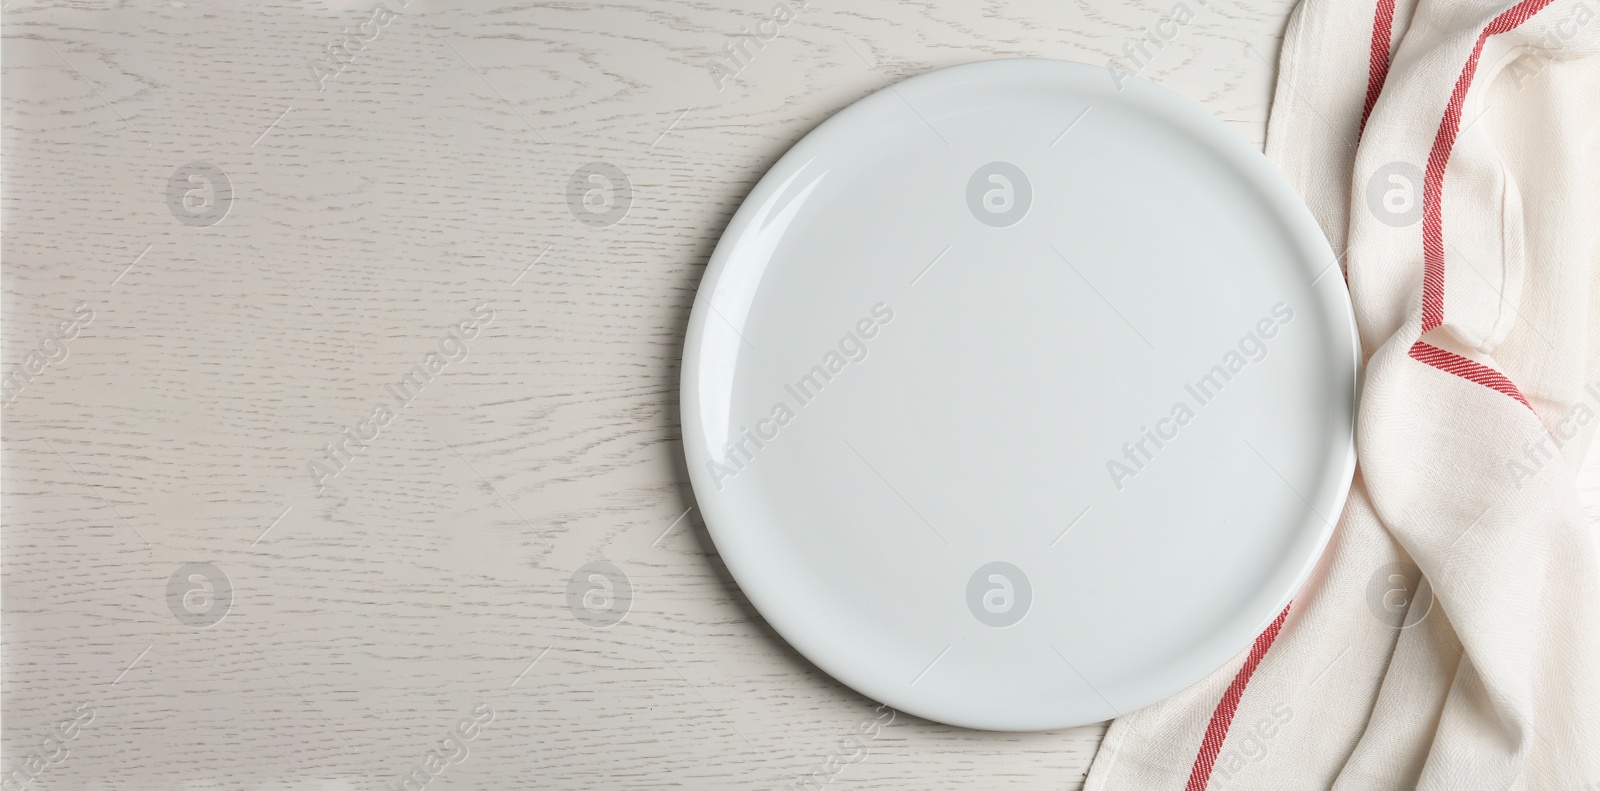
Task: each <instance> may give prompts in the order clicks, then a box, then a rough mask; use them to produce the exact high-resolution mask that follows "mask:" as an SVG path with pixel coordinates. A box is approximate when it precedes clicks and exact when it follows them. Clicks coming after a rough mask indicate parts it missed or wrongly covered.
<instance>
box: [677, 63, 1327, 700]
mask: <svg viewBox="0 0 1600 791" xmlns="http://www.w3.org/2000/svg"><path fill="white" fill-rule="evenodd" d="M1356 375H1357V342H1356V336H1355V326H1354V321H1353V317H1352V315H1351V311H1350V305H1349V299H1348V296H1347V294H1346V292H1345V285H1344V282H1343V279H1342V277H1341V275H1340V269H1339V267H1338V265H1337V263H1336V261H1335V257H1334V255H1333V253H1332V252H1331V251H1330V250H1329V248H1328V244H1327V242H1326V241H1325V239H1324V238H1323V235H1322V233H1321V231H1320V230H1319V229H1318V227H1317V225H1316V223H1315V221H1314V220H1313V219H1312V217H1311V215H1310V213H1309V212H1308V211H1307V210H1306V208H1305V206H1304V205H1303V204H1302V203H1301V201H1300V199H1299V198H1298V197H1297V196H1296V194H1295V193H1294V191H1293V190H1292V189H1291V188H1290V187H1289V185H1288V184H1287V183H1286V182H1285V181H1284V179H1283V178H1282V177H1281V176H1280V175H1279V174H1278V172H1277V171H1276V170H1275V169H1274V168H1273V167H1272V166H1271V165H1270V164H1269V163H1268V162H1267V160H1266V159H1265V158H1264V157H1263V156H1262V155H1261V154H1260V153H1259V152H1258V151H1256V150H1255V149H1254V148H1253V147H1252V146H1250V145H1249V144H1248V143H1246V142H1245V141H1244V140H1242V139H1240V138H1239V137H1238V136H1237V135H1235V134H1234V133H1233V132H1232V131H1230V130H1229V129H1228V128H1227V127H1225V126H1224V125H1223V124H1222V123H1221V122H1219V121H1217V120H1216V119H1215V118H1213V117H1212V116H1210V115H1209V114H1207V113H1206V112H1205V111H1203V110H1201V109H1200V108H1199V107H1197V106H1195V105H1194V104H1192V103H1190V102H1188V101H1186V100H1184V99H1181V98H1179V97H1178V96H1176V95H1174V94H1171V93H1169V92H1167V91H1165V90H1162V89H1160V88H1157V87H1155V86H1153V85H1150V84H1148V83H1144V82H1140V81H1138V80H1135V79H1131V78H1124V79H1122V80H1121V82H1120V84H1119V82H1118V81H1117V80H1114V79H1113V77H1112V75H1111V74H1110V73H1109V72H1107V71H1106V70H1104V69H1099V68H1094V67H1090V66H1084V65H1080V64H1073V63H1065V62H1058V61H1046V60H1004V61H992V62H986V63H976V64H971V65H966V66H958V67H955V68H949V69H944V70H941V71H936V72H932V73H929V74H925V75H922V76H919V77H914V78H912V79H908V80H905V81H903V82H901V83H899V84H896V85H894V86H893V87H891V88H886V89H884V90H882V91H879V92H877V93H875V94H873V95H871V96H868V97H867V98H865V99H862V100H861V101H859V102H857V103H855V104H854V105H852V106H850V107H848V108H846V109H845V110H843V111H842V112H840V113H839V114H838V115H836V116H834V117H833V118H832V119H830V120H828V121H827V122H826V123H823V124H822V125H821V126H819V127H818V128H817V129H816V130H815V131H813V132H811V133H810V134H809V135H807V136H806V137H805V138H804V139H803V140H801V141H800V142H799V143H798V144H797V145H795V146H794V148H793V149H792V150H790V151H789V152H788V153H787V154H786V155H784V157H783V158H782V159H781V160H779V161H778V163H777V164H776V165H774V166H773V168H772V170H771V171H770V172H768V173H767V174H766V176H765V177H764V178H762V179H761V182H760V183H759V184H758V185H757V186H756V188H755V190H754V191H752V192H751V193H750V196H749V197H748V198H747V199H746V200H745V202H744V204H743V206H741V207H740V209H739V211H738V213H737V214H736V215H735V216H734V218H733V221H732V222H731V223H730V224H729V226H728V228H727V231H726V232H725V233H724V235H723V237H722V240H721V242H720V243H719V244H718V245H717V248H716V252H715V254H714V255H713V256H712V258H711V262H710V265H709V268H708V269H707V271H706V274H705V278H704V280H703V281H702V282H701V285H700V290H699V294H698V296H697V298H696V302H695V306H694V312H693V316H692V318H691V321H690V325H689V331H688V338H687V341H686V343H685V350H684V364H683V382H682V387H683V391H682V409H683V415H682V417H683V439H684V449H685V454H686V456H687V460H688V465H689V470H690V477H691V479H692V481H693V486H694V492H695V496H696V498H697V499H698V501H699V505H700V508H701V510H702V513H703V515H704V518H705V521H706V524H707V525H708V527H709V528H710V531H711V535H712V538H713V539H714V541H715V542H716V546H717V550H718V551H719V552H720V554H721V556H722V558H723V560H724V561H726V563H727V565H728V568H729V569H730V570H731V571H732V573H733V576H734V577H735V579H736V580H737V581H738V583H739V586H740V587H741V588H742V589H743V590H744V592H745V593H746V594H747V595H748V596H749V598H750V600H751V602H753V603H754V604H755V606H756V607H757V609H759V610H760V611H761V613H762V615H764V616H765V617H766V619H767V620H768V621H769V622H770V623H771V624H772V626H773V627H774V628H775V629H777V631H778V632H779V633H780V634H782V635H783V637H784V638H785V639H787V640H788V641H789V642H790V643H791V644H792V645H794V647H795V648H796V649H798V650H799V651H800V652H801V653H803V654H804V655H805V656H806V657H807V658H809V659H810V660H811V661H812V662H814V663H816V665H817V666H819V667H821V668H822V669H823V670H825V671H827V672H828V673H830V674H832V675H833V676H834V677H836V678H838V679H839V680H840V681H842V682H844V683H845V684H848V685H849V686H851V687H853V688H855V689H856V690H858V691H860V692H861V693H862V694H864V695H867V696H868V697H871V698H873V699H875V700H878V701H882V702H884V703H887V704H889V705H890V706H893V707H894V708H896V709H899V710H902V711H905V712H908V713H911V714H915V715H919V716H922V717H925V718H928V719H931V720H937V721H940V722H945V723H950V724H954V725H961V726H967V727H973V728H988V729H998V730H1041V729H1050V728H1059V727H1064V726H1070V725H1078V724H1082V723H1087V722H1094V721H1099V720H1105V719H1109V718H1111V717H1114V716H1117V715H1119V714H1124V713H1127V712H1129V711H1132V710H1134V709H1137V708H1139V707H1141V706H1145V705H1148V704H1150V703H1153V702H1155V701H1157V700H1160V699H1162V698H1164V697H1166V696H1168V695H1171V694H1173V693H1175V692H1177V691H1179V690H1181V689H1183V688H1184V687H1186V686H1188V685H1190V684H1192V683H1194V682H1195V681H1197V680H1199V679H1201V678H1202V677H1204V676H1205V675H1206V674H1208V673H1210V672H1212V671H1214V670H1215V669H1216V668H1218V667H1219V666H1221V665H1222V664H1224V663H1225V662H1226V661H1227V660H1228V659H1229V658H1230V657H1232V656H1234V655H1235V654H1237V653H1238V652H1239V651H1241V650H1243V649H1245V648H1247V647H1249V645H1250V643H1251V641H1252V640H1253V639H1254V638H1255V636H1256V635H1257V634H1258V633H1259V632H1260V631H1261V630H1262V629H1263V628H1264V627H1265V626H1266V625H1267V624H1268V623H1270V622H1271V621H1272V620H1273V618H1274V617H1275V616H1276V615H1277V614H1278V613H1279V612H1280V611H1281V610H1282V609H1283V607H1284V606H1285V604H1286V603H1287V602H1288V601H1289V599H1290V597H1291V596H1292V595H1293V594H1294V592H1295V591H1296V589H1297V588H1298V587H1299V586H1300V584H1301V583H1302V582H1303V581H1304V580H1305V578H1306V576H1307V575H1308V573H1309V572H1310V570H1311V568H1312V566H1313V565H1314V564H1315V562H1316V560H1317V557H1318V554H1319V553H1320V552H1321V551H1322V548H1323V546H1324V545H1325V544H1326V543H1327V541H1328V538H1329V535H1330V534H1331V532H1332V530H1333V522H1334V521H1335V520H1336V519H1337V518H1338V514H1339V511H1340V509H1341V507H1342V505H1343V502H1344V498H1345V494H1346V492H1347V490H1348V488H1349V485H1350V478H1351V474H1352V472H1353V470H1354V465H1355V457H1354V452H1353V447H1352V427H1353V404H1354V398H1355V387H1356Z"/></svg>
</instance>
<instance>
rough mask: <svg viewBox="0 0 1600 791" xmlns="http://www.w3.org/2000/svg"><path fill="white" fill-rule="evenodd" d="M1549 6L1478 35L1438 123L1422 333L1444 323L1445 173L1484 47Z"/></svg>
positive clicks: (1533, 5) (1497, 22)
mask: <svg viewBox="0 0 1600 791" xmlns="http://www.w3.org/2000/svg"><path fill="white" fill-rule="evenodd" d="M1549 4H1550V0H1522V2H1520V3H1518V4H1516V5H1514V6H1512V7H1511V8H1509V9H1507V10H1506V11H1505V12H1504V13H1502V14H1501V15H1500V16H1497V17H1495V18H1494V21H1492V22H1490V23H1489V25H1488V26H1487V27H1485V28H1484V29H1483V31H1482V32H1481V33H1479V34H1478V41H1477V43H1476V44H1474V45H1473V47H1472V55H1471V56H1469V57H1468V58H1467V63H1466V65H1465V66H1463V67H1462V69H1461V75H1460V76H1459V77H1457V78H1456V85H1455V89H1454V90H1452V91H1451V92H1450V101H1449V103H1447V104H1446V105H1445V111H1444V118H1443V119H1441V120H1440V121H1439V131H1438V132H1437V133H1436V134H1435V135H1434V138H1433V149H1432V150H1431V151H1429V152H1428V167H1427V170H1426V171H1424V172H1423V176H1422V260H1423V270H1422V333H1423V334H1424V335H1426V334H1427V333H1428V331H1429V330H1432V329H1433V328H1434V327H1437V326H1439V325H1440V324H1443V323H1444V225H1443V222H1442V219H1441V218H1442V216H1443V211H1442V206H1441V203H1440V198H1441V197H1442V192H1443V189H1444V169H1445V165H1447V164H1448V163H1449V161H1450V152H1451V150H1452V149H1453V148H1455V144H1456V135H1457V134H1458V133H1459V132H1460V130H1461V105H1462V104H1463V103H1464V102H1465V101H1466V98H1467V88H1469V87H1470V86H1471V85H1472V75H1473V74H1475V73H1476V72H1477V70H1478V57H1479V56H1480V55H1482V54H1483V44H1484V42H1485V41H1487V40H1488V38H1489V37H1490V36H1493V35H1497V34H1500V33H1504V32H1506V31H1508V30H1511V29H1513V28H1515V27H1516V26H1518V25H1520V24H1522V23H1523V22H1526V21H1528V19H1529V18H1530V17H1532V16H1533V15H1534V14H1537V13H1539V11H1540V10H1541V9H1543V8H1544V7H1545V6H1547V5H1549Z"/></svg>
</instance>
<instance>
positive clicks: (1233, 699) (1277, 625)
mask: <svg viewBox="0 0 1600 791" xmlns="http://www.w3.org/2000/svg"><path fill="white" fill-rule="evenodd" d="M1292 606H1294V602H1290V603H1289V604H1287V605H1285V606H1284V608H1283V612H1280V613H1278V618H1277V620H1274V621H1273V622H1272V625H1271V626H1268V627H1267V630H1266V631H1264V632H1262V633H1261V634H1260V636H1258V637H1256V642H1255V645H1252V646H1250V655H1249V656H1248V657H1246V658H1245V660H1244V667H1241V668H1239V672H1238V673H1236V674H1234V677H1233V683H1231V684H1229V685H1228V691H1227V692H1224V693H1223V694H1222V700H1221V701H1219V702H1218V703H1217V709H1216V711H1213V712H1212V713H1211V722H1210V724H1208V725H1206V735H1205V738H1204V739H1202V740H1201V741H1200V754H1199V755H1196V756H1195V758H1194V768H1193V769H1191V770H1189V785H1188V786H1187V787H1186V788H1185V791H1205V788H1206V784H1207V783H1210V782H1211V768H1212V767H1214V766H1216V764H1217V754H1218V753H1220V752H1222V741H1223V740H1224V739H1226V738H1227V737H1228V726H1229V725H1230V724H1232V722H1233V714H1234V712H1235V711H1238V710H1239V699H1240V698H1242V697H1244V688H1245V686H1246V685H1248V684H1249V683H1250V677H1251V676H1253V675H1255V672H1256V665H1259V664H1261V658H1262V657H1264V656H1266V655H1267V649H1268V648H1271V647H1272V641H1274V640H1276V639H1278V631H1279V630H1280V629H1282V628H1283V619H1284V618H1287V617H1289V608H1290V607H1292Z"/></svg>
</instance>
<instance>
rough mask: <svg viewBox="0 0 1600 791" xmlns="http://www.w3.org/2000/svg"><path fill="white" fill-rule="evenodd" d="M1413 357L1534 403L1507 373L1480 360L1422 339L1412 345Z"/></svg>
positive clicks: (1527, 404)
mask: <svg viewBox="0 0 1600 791" xmlns="http://www.w3.org/2000/svg"><path fill="white" fill-rule="evenodd" d="M1411 359H1413V360H1417V361H1418V362H1422V363H1426V364H1428V365H1431V366H1433V367H1435V368H1438V369H1439V370H1441V371H1444V372H1445V373H1450V374H1455V375H1456V376H1459V377H1461V378H1462V379H1465V380H1467V381H1469V382H1473V383H1475V384H1480V385H1483V386H1484V387H1487V388H1489V389H1490V390H1494V391H1497V392H1501V393H1504V394H1506V395H1508V396H1510V397H1512V398H1515V399H1516V400H1517V401H1519V402H1521V404H1522V405H1523V406H1525V407H1527V408H1529V409H1533V405H1532V404H1529V403H1528V399H1526V398H1523V397H1522V391H1521V390H1518V389H1517V386H1516V385H1515V384H1513V383H1512V381H1511V380H1510V379H1507V378H1506V375H1505V374H1503V373H1500V372H1499V371H1496V370H1495V369H1493V368H1490V367H1489V366H1487V365H1484V364H1483V363H1479V362H1473V361H1472V360H1469V359H1467V358H1465V357H1462V356H1461V355H1459V354H1454V353H1452V352H1447V351H1445V350H1444V349H1441V348H1439V347H1437V346H1430V345H1428V344H1426V343H1423V342H1422V341H1417V342H1416V343H1414V344H1412V345H1411Z"/></svg>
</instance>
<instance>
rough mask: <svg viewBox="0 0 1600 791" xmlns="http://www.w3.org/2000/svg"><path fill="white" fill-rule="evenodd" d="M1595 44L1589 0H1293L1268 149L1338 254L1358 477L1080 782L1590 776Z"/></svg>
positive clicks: (1128, 784)
mask: <svg viewBox="0 0 1600 791" xmlns="http://www.w3.org/2000/svg"><path fill="white" fill-rule="evenodd" d="M1597 50H1600V0H1526V1H1525V2H1521V3H1516V4H1506V3H1491V2H1483V1H1482V0H1378V1H1377V2H1374V0H1301V2H1300V5H1299V6H1298V7H1297V8H1296V9H1295V12H1294V14H1293V16H1292V17H1291V19H1290V22H1289V26H1288V29H1287V31H1286V32H1285V37H1284V44H1283V53H1282V56H1281V62H1280V64H1279V69H1280V73H1279V75H1278V84H1277V90H1276V95H1275V97H1274V100H1273V108H1272V116H1271V123H1270V126H1269V130H1268V140H1267V154H1268V155H1269V156H1270V157H1271V158H1272V159H1273V161H1274V162H1275V163H1276V164H1277V165H1278V167H1279V168H1280V169H1282V170H1283V171H1284V173H1285V174H1287V176H1288V177H1289V179H1290V181H1291V182H1292V183H1293V184H1294V185H1295V186H1296V188H1297V189H1298V190H1299V191H1300V193H1301V195H1302V196H1303V197H1304V198H1305V200H1306V202H1307V203H1308V204H1309V205H1310V206H1311V209H1312V211H1313V213H1314V214H1315V215H1316V217H1317V219H1318V221H1319V222H1320V223H1321V224H1322V227H1323V229H1324V231H1325V232H1326V233H1327V235H1328V239H1329V241H1330V242H1331V243H1332V246H1333V249H1334V250H1335V251H1336V252H1339V251H1343V252H1344V255H1345V258H1344V261H1345V263H1346V266H1347V276H1348V281H1349V284H1350V289H1351V293H1352V298H1353V300H1354V303H1355V311H1356V318H1357V322H1358V324H1359V326H1360V331H1361V338H1362V345H1363V353H1364V355H1365V356H1366V358H1367V363H1366V366H1367V367H1366V371H1365V382H1364V386H1363V391H1362V394H1361V402H1360V406H1359V417H1358V423H1357V452H1358V454H1359V458H1360V467H1359V469H1358V471H1357V475H1356V481H1355V485H1354V488H1353V490H1352V492H1351V496H1350V500H1349V503H1348V505H1347V507H1346V509H1345V512H1344V514H1343V516H1342V517H1341V519H1340V522H1339V526H1338V530H1337V532H1336V534H1335V536H1334V538H1333V541H1332V543H1331V545H1330V546H1329V548H1328V551H1327V554H1326V555H1325V557H1324V558H1323V561H1322V563H1321V565H1320V567H1319V569H1318V570H1317V572H1316V573H1315V574H1314V575H1313V576H1312V579H1311V580H1310V581H1309V582H1308V583H1307V584H1306V586H1305V588H1304V589H1303V590H1301V591H1300V592H1299V594H1298V595H1297V596H1296V598H1295V599H1294V601H1293V602H1292V604H1291V605H1290V606H1289V608H1288V610H1287V612H1286V615H1284V616H1280V617H1279V619H1278V620H1277V621H1276V622H1274V623H1273V624H1271V625H1269V626H1268V627H1267V629H1266V631H1265V632H1263V634H1262V635H1261V637H1260V638H1259V639H1257V641H1256V643H1255V645H1254V646H1253V647H1252V648H1251V649H1250V650H1248V651H1246V652H1245V653H1243V654H1241V655H1240V656H1238V657H1237V658H1235V659H1234V660H1233V661H1231V662H1230V663H1229V664H1228V665H1227V666H1225V667H1223V668H1222V669H1220V670H1218V671H1217V672H1216V673H1214V674H1212V675H1211V676H1210V677H1208V678H1206V679H1205V680H1204V681H1202V682H1200V683H1198V684H1196V685H1194V686H1193V687H1191V688H1189V689H1187V690H1185V691H1183V692H1182V693H1179V694H1178V695H1177V696H1175V697H1173V698H1170V699H1168V700H1166V701H1163V702H1161V703H1158V704H1156V705H1153V706H1150V707H1148V708H1145V709H1143V710H1140V711H1137V712H1134V713H1132V714H1130V715H1128V716H1125V717H1122V718H1119V719H1118V720H1116V722H1114V723H1113V724H1112V725H1111V727H1110V729H1109V731H1108V732H1107V734H1106V738H1105V741H1104V743H1103V744H1102V746H1101V749H1100V752H1099V754H1098V755H1097V756H1096V758H1095V761H1094V764H1093V766H1092V767H1091V769H1090V772H1089V778H1088V784H1087V788H1088V789H1089V791H1123V790H1124V789H1127V790H1129V791H1134V790H1137V791H1146V790H1148V789H1187V790H1188V791H1198V789H1206V788H1211V789H1315V788H1335V789H1348V790H1350V791H1355V790H1356V789H1361V790H1363V791H1365V790H1366V789H1411V788H1419V789H1430V790H1432V789H1438V791H1462V789H1559V790H1560V791H1597V790H1600V573H1597V562H1596V557H1595V548H1594V545H1593V543H1592V542H1591V539H1590V537H1589V535H1588V527H1587V525H1586V524H1585V523H1584V518H1583V514H1582V511H1581V509H1580V505H1579V500H1578V495H1577V490H1576V483H1575V480H1576V473H1577V469H1578V465H1579V463H1580V462H1581V460H1582V459H1583V456H1584V453H1585V450H1586V448H1587V446H1588V444H1589V442H1590V439H1591V438H1592V436H1593V433H1594V430H1595V428H1596V426H1600V54H1597ZM1412 564H1414V565H1412ZM1419 568H1420V574H1419V573H1418V569H1419ZM1421 578H1425V579H1426V584H1424V583H1423V582H1422V580H1421Z"/></svg>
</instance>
